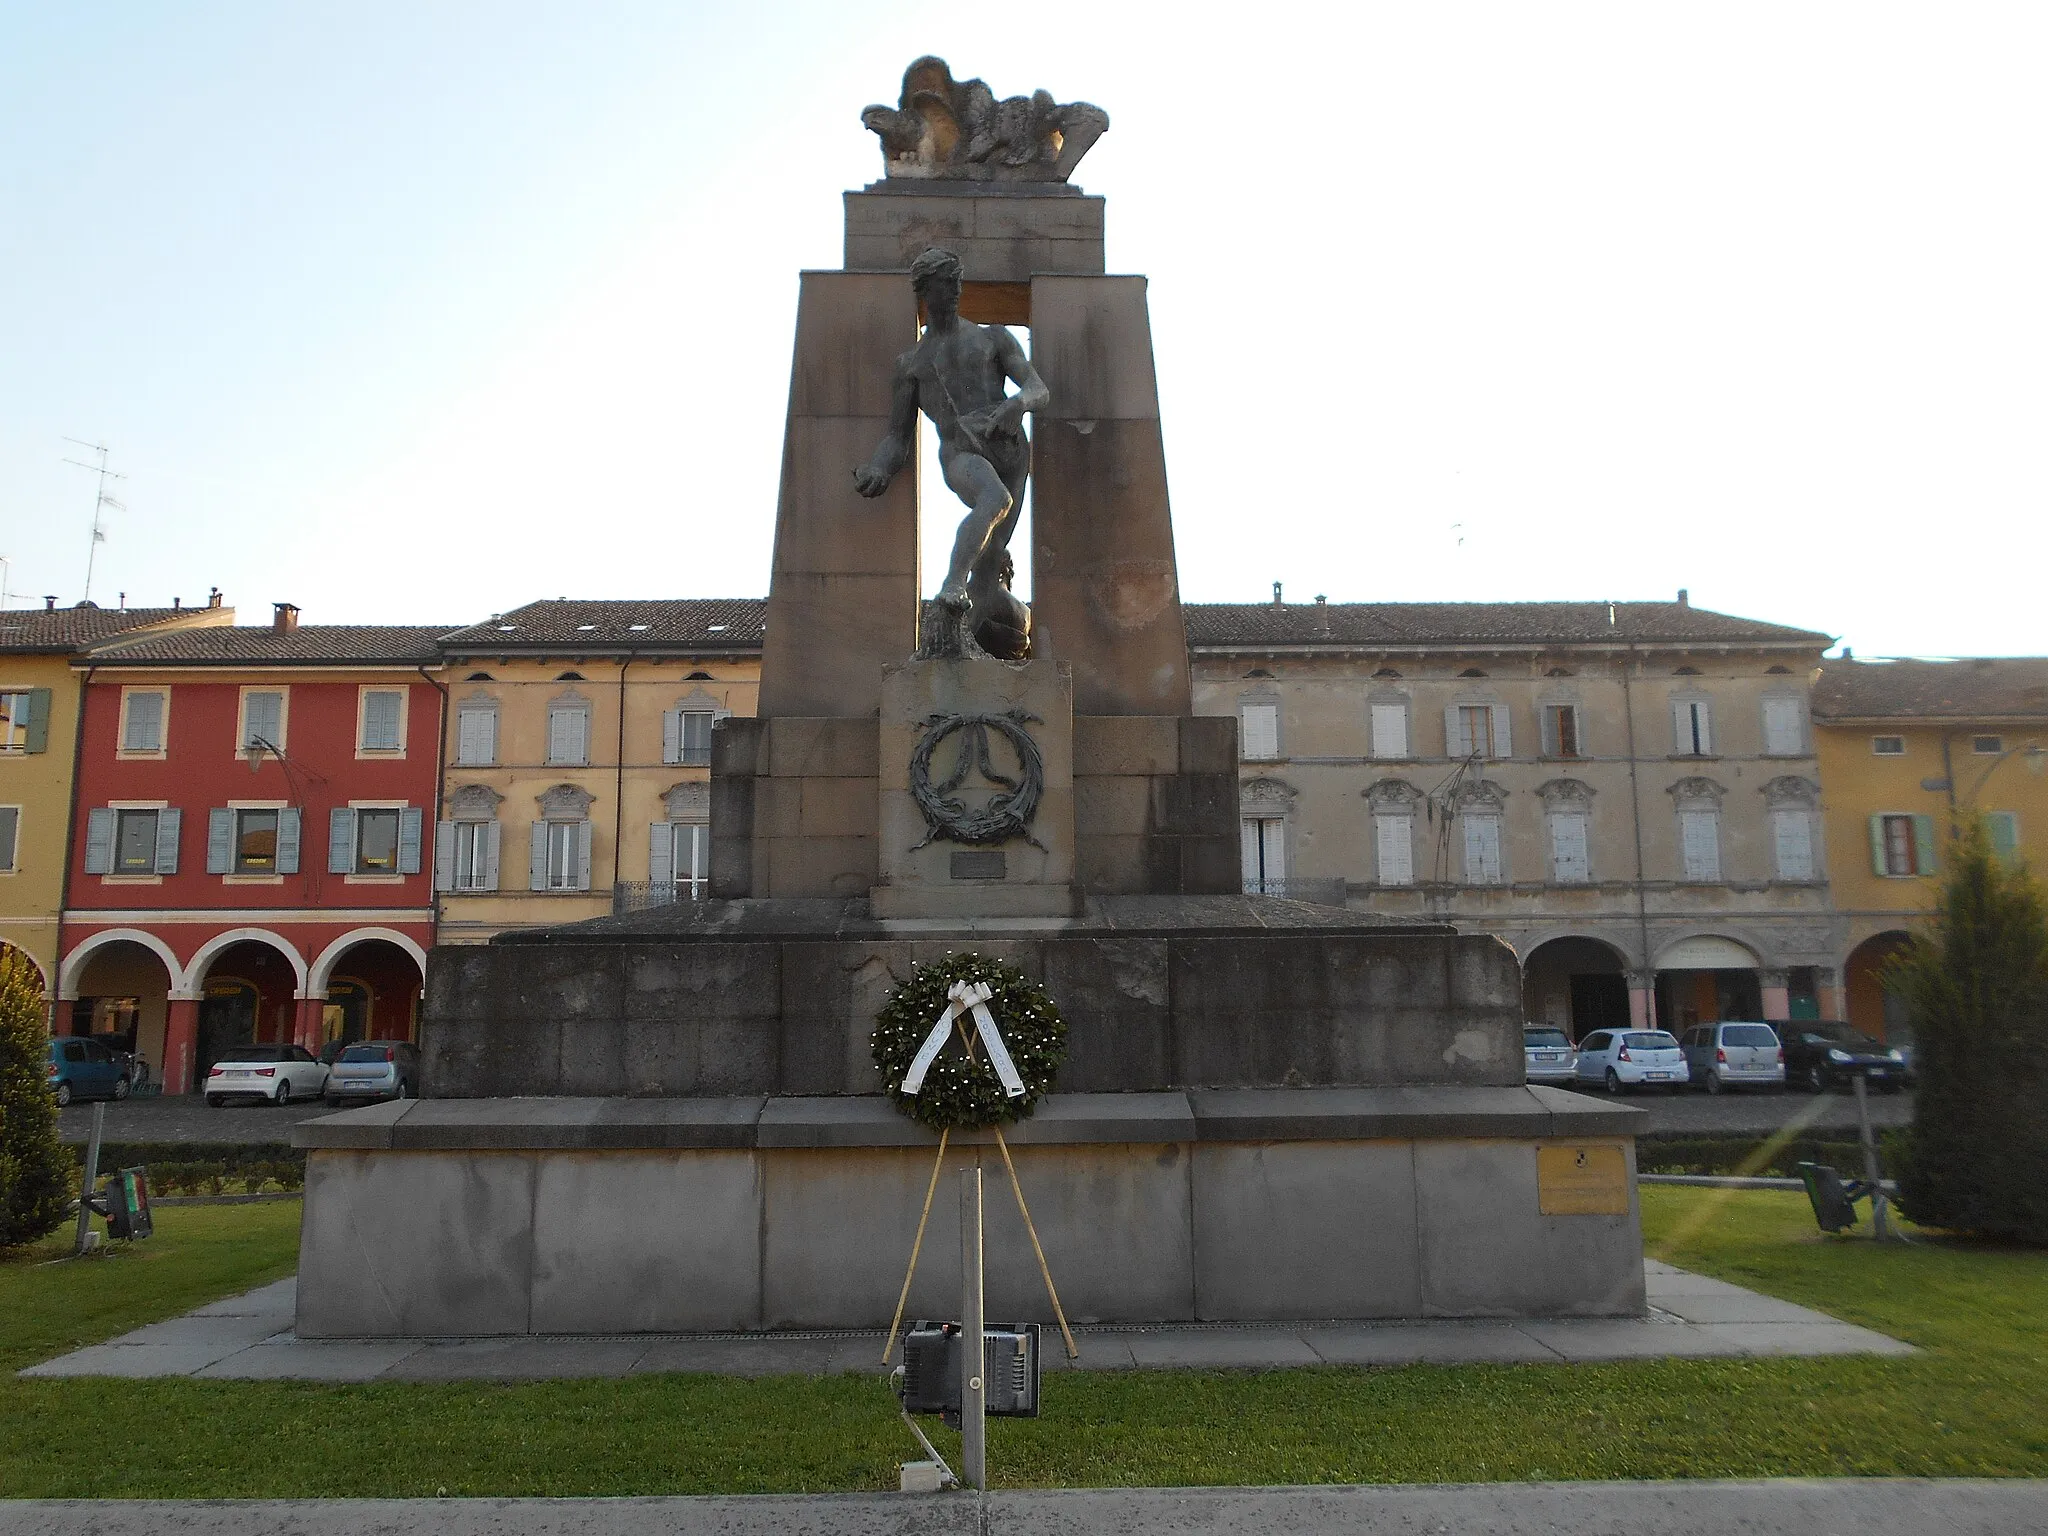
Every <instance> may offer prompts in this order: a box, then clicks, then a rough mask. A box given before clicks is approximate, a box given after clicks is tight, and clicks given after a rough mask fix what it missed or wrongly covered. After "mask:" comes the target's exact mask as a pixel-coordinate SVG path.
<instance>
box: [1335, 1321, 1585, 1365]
mask: <svg viewBox="0 0 2048 1536" xmlns="http://www.w3.org/2000/svg"><path fill="white" fill-rule="evenodd" d="M1302 1339H1303V1341H1304V1342H1305V1343H1306V1344H1307V1345H1308V1347H1309V1348H1310V1349H1312V1350H1314V1351H1315V1352H1316V1356H1317V1358H1318V1359H1320V1360H1321V1361H1322V1362H1323V1363H1324V1364H1326V1365H1482V1364H1491V1365H1519V1364H1530V1363H1542V1362H1549V1363H1552V1364H1554V1363H1556V1361H1557V1360H1558V1359H1559V1358H1560V1357H1559V1355H1558V1353H1557V1351H1556V1350H1554V1349H1551V1348H1550V1347H1549V1346H1548V1345H1545V1344H1542V1343H1539V1342H1538V1341H1537V1340H1535V1339H1532V1338H1530V1337H1529V1335H1528V1334H1526V1333H1523V1332H1522V1331H1521V1330H1520V1329H1519V1328H1517V1327H1516V1326H1515V1325H1514V1324H1513V1323H1454V1322H1443V1323H1372V1324H1367V1325H1363V1326H1357V1327H1350V1328H1316V1329H1312V1330H1308V1331H1305V1332H1304V1333H1303V1334H1302Z"/></svg>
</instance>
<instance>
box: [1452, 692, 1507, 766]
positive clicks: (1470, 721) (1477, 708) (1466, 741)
mask: <svg viewBox="0 0 2048 1536" xmlns="http://www.w3.org/2000/svg"><path fill="white" fill-rule="evenodd" d="M1444 745H1445V752H1446V755H1448V756H1450V757H1512V756H1514V748H1513V746H1512V745H1510V744H1509V741H1508V707H1507V705H1505V704H1452V705H1449V706H1448V707H1446V708H1445V710H1444Z"/></svg>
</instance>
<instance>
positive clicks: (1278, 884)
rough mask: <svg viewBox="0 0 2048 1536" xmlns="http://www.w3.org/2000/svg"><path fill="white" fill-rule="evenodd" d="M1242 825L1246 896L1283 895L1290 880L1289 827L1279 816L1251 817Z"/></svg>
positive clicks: (1246, 818)
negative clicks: (1288, 855)
mask: <svg viewBox="0 0 2048 1536" xmlns="http://www.w3.org/2000/svg"><path fill="white" fill-rule="evenodd" d="M1241 825H1242V828H1243V838H1244V848H1243V853H1242V857H1243V860H1244V888H1245V891H1246V893H1247V894H1248V895H1254V896H1259V895H1266V896H1277V895H1279V894H1281V892H1282V891H1283V889H1284V882H1285V881H1286V879H1287V838H1286V831H1287V823H1286V822H1285V821H1283V820H1282V819H1281V818H1279V817H1277V816H1247V817H1245V818H1244V819H1243V822H1242V823H1241Z"/></svg>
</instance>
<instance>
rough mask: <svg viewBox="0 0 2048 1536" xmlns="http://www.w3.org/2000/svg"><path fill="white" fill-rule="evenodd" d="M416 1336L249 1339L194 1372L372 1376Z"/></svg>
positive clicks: (292, 1377)
mask: <svg viewBox="0 0 2048 1536" xmlns="http://www.w3.org/2000/svg"><path fill="white" fill-rule="evenodd" d="M424 1347H425V1346H424V1345H422V1344H421V1343H420V1342H419V1341H418V1340H416V1339H395V1340H390V1341H388V1342H387V1341H385V1340H380V1339H361V1340H357V1339H293V1338H286V1339H284V1340H282V1341H278V1342H266V1343H262V1344H252V1345H250V1346H249V1347H248V1348H247V1349H244V1350H238V1351H237V1352H236V1353H234V1354H232V1355H229V1356H228V1357H227V1358H226V1359H225V1360H219V1361H216V1362H214V1363H213V1364H212V1365H209V1366H208V1367H206V1369H205V1370H203V1371H198V1372H195V1373H194V1374H196V1375H200V1376H206V1377H211V1378H213V1379H214V1380H216V1381H375V1380H376V1379H377V1378H378V1377H379V1376H382V1375H383V1374H384V1373H385V1372H386V1371H388V1370H390V1369H391V1367H392V1366H394V1365H396V1364H398V1362H399V1361H401V1360H403V1359H404V1358H405V1357H406V1356H407V1355H410V1354H413V1353H415V1352H417V1351H418V1350H420V1349H422V1348H424Z"/></svg>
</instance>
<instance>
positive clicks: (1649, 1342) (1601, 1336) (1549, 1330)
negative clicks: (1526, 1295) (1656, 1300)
mask: <svg viewBox="0 0 2048 1536" xmlns="http://www.w3.org/2000/svg"><path fill="white" fill-rule="evenodd" d="M1520 1326H1521V1330H1522V1332H1524V1333H1526V1334H1527V1335H1528V1336H1529V1337H1530V1338H1532V1339H1534V1340H1536V1341H1537V1342H1538V1343H1539V1344H1543V1345H1545V1346H1547V1347H1548V1348H1550V1349H1553V1350H1555V1351H1556V1352H1557V1353H1558V1354H1559V1355H1561V1356H1562V1357H1563V1358H1564V1359H1566V1360H1571V1361H1577V1362H1592V1361H1596V1360H1663V1359H1672V1358H1677V1359H1687V1360H1696V1359H1710V1358H1712V1357H1714V1356H1717V1355H1740V1354H1742V1353H1744V1351H1743V1348H1742V1346H1741V1345H1740V1344H1739V1343H1737V1342H1736V1341H1734V1340H1733V1339H1722V1338H1716V1337H1715V1336H1714V1335H1713V1334H1711V1333H1709V1332H1707V1331H1706V1330H1704V1329H1700V1328H1695V1327H1693V1326H1692V1325H1691V1324H1690V1323H1683V1322H1678V1321H1676V1320H1672V1319H1665V1318H1655V1317H1650V1318H1572V1319H1569V1320H1567V1321H1563V1322H1555V1323H1551V1322H1527V1323H1523V1324H1521V1325H1520Z"/></svg>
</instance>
